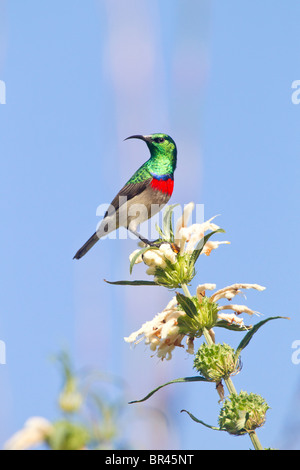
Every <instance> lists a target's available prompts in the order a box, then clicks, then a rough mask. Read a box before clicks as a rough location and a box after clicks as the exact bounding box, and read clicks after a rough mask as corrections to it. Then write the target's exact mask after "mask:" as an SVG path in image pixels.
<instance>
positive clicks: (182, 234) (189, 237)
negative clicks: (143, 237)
mask: <svg viewBox="0 0 300 470" xmlns="http://www.w3.org/2000/svg"><path fill="white" fill-rule="evenodd" d="M194 207H195V204H194V203H193V202H190V203H189V204H187V205H186V206H185V207H184V210H183V214H182V216H181V217H179V219H178V221H177V224H176V230H175V234H174V243H172V244H171V243H169V242H165V243H162V244H161V245H160V247H159V248H158V249H157V248H153V249H149V250H147V251H145V253H143V254H142V255H140V256H138V257H137V259H136V260H135V264H138V263H141V262H144V263H145V264H146V265H147V266H149V267H161V268H166V262H165V261H166V260H168V261H170V262H171V263H172V264H176V262H177V256H178V254H180V255H183V254H185V253H187V254H192V253H193V251H194V250H195V249H196V248H197V249H199V248H200V247H201V240H202V241H203V239H204V236H205V232H207V231H208V230H210V231H216V230H218V229H219V228H220V227H219V226H218V225H216V224H215V223H213V222H212V220H213V219H214V218H215V217H216V216H215V217H212V218H211V219H209V220H207V221H206V222H203V223H202V224H192V225H190V226H187V224H188V221H189V218H190V216H191V213H192V211H193V210H194ZM229 243H230V242H228V241H222V242H220V241H211V240H208V241H207V242H206V244H205V245H204V247H203V250H202V253H201V254H205V255H207V256H208V255H210V253H211V251H212V250H215V249H217V248H218V247H219V246H220V245H223V244H229ZM139 246H140V247H141V248H143V247H145V246H146V245H145V243H143V242H139ZM138 252H139V250H135V251H134V252H133V253H131V255H130V256H129V259H130V262H132V260H133V258H134V257H135V256H136V255H137V253H138ZM154 271H155V270H154V269H148V271H147V274H150V275H154V274H155V273H154Z"/></svg>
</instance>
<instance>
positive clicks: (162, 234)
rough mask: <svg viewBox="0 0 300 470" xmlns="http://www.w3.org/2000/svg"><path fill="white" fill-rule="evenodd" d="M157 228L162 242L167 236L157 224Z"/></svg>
mask: <svg viewBox="0 0 300 470" xmlns="http://www.w3.org/2000/svg"><path fill="white" fill-rule="evenodd" d="M155 228H156V231H157V233H158V234H159V236H160V238H161V239H162V240H164V239H165V237H166V236H165V234H164V232H163V231H162V229H161V228H160V226H159V225H158V224H155Z"/></svg>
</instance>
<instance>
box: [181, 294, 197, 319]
mask: <svg viewBox="0 0 300 470" xmlns="http://www.w3.org/2000/svg"><path fill="white" fill-rule="evenodd" d="M176 299H177V302H178V303H179V304H180V306H181V307H182V308H183V310H184V311H185V313H186V314H187V315H188V316H189V317H190V318H194V317H196V316H197V314H198V311H197V307H196V305H195V304H194V302H193V301H192V299H190V298H189V297H186V296H185V295H183V294H180V293H179V292H177V293H176Z"/></svg>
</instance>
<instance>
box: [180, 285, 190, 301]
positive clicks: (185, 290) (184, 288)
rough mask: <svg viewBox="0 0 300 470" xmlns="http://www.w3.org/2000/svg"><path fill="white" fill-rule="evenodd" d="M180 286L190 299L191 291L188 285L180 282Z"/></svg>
mask: <svg viewBox="0 0 300 470" xmlns="http://www.w3.org/2000/svg"><path fill="white" fill-rule="evenodd" d="M181 287H182V290H183V292H184V293H185V295H186V296H187V297H189V298H190V299H191V298H192V295H191V293H190V291H189V289H188V286H187V285H186V284H181Z"/></svg>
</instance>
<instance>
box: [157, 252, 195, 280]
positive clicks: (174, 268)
mask: <svg viewBox="0 0 300 470" xmlns="http://www.w3.org/2000/svg"><path fill="white" fill-rule="evenodd" d="M165 263H166V265H165V266H164V267H162V266H156V269H155V281H156V282H157V284H160V285H162V286H165V287H169V288H170V289H175V288H176V287H180V286H181V285H182V284H189V283H190V282H191V280H192V279H193V278H194V276H195V267H194V265H193V264H191V263H190V255H188V254H186V253H185V254H183V255H179V254H178V255H177V257H176V261H175V262H171V261H170V260H169V259H167V258H165Z"/></svg>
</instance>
